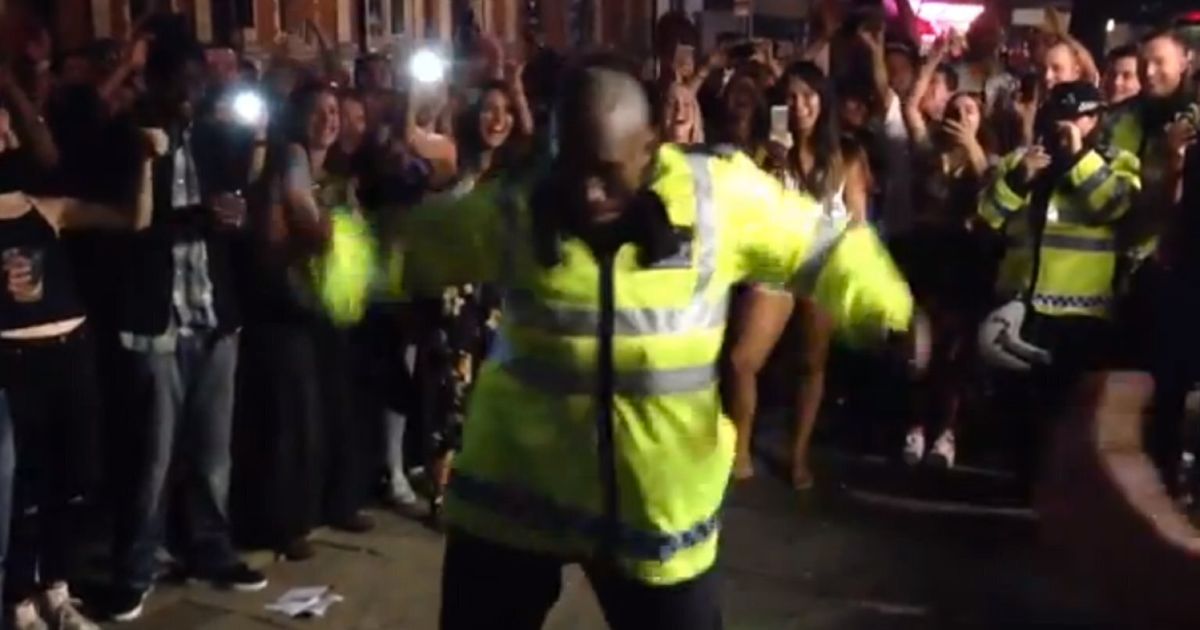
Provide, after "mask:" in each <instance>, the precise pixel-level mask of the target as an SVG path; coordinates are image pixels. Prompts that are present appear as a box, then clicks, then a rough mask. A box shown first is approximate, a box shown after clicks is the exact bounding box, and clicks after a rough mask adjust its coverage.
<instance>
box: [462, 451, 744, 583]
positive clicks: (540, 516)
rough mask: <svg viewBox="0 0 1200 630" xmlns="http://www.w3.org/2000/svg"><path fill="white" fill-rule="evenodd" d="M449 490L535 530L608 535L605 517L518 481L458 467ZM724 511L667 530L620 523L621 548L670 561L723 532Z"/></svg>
mask: <svg viewBox="0 0 1200 630" xmlns="http://www.w3.org/2000/svg"><path fill="white" fill-rule="evenodd" d="M447 491H448V492H449V493H450V494H452V495H454V496H456V497H459V498H461V499H463V500H465V501H468V502H470V503H471V504H473V505H478V506H481V507H484V508H487V509H489V510H491V511H493V512H495V513H496V514H498V515H500V516H502V517H503V518H507V519H510V520H512V521H515V522H517V523H520V524H521V525H524V526H525V527H528V528H530V529H536V530H538V531H543V532H549V533H552V534H558V535H563V534H576V535H579V536H583V537H585V538H591V539H593V540H599V539H601V538H602V537H603V536H604V533H605V521H604V519H602V518H600V517H599V516H596V515H594V514H589V513H588V512H586V511H584V510H581V509H579V508H575V507H569V506H564V505H560V504H559V503H557V502H555V501H553V500H551V499H549V498H547V497H544V496H542V495H540V494H537V493H535V492H532V491H530V490H528V489H525V488H522V487H520V486H516V485H513V484H505V483H497V482H493V481H487V480H484V479H480V478H477V477H473V476H471V475H470V474H468V473H464V472H462V471H460V470H456V471H454V475H453V476H452V477H451V478H450V485H449V487H448V488H447ZM719 512H720V510H719V509H718V510H717V511H716V512H714V513H713V514H712V515H710V516H708V517H705V518H703V519H701V520H700V521H698V522H696V523H695V524H693V525H692V526H691V527H689V528H687V529H684V530H680V531H675V532H663V531H652V530H647V529H641V528H635V527H630V526H628V525H625V524H620V525H619V529H618V531H617V552H618V553H619V554H621V555H622V556H625V557H627V558H631V559H634V560H657V561H659V562H666V561H667V560H670V559H671V558H672V557H674V556H675V554H677V553H679V552H680V551H683V550H685V549H691V548H692V547H695V546H697V545H701V544H703V543H705V542H707V541H708V540H710V539H711V538H712V536H713V535H714V534H716V533H717V530H718V522H719Z"/></svg>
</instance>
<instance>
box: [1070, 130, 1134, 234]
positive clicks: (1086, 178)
mask: <svg viewBox="0 0 1200 630" xmlns="http://www.w3.org/2000/svg"><path fill="white" fill-rule="evenodd" d="M1140 171H1141V162H1140V161H1139V160H1138V158H1137V156H1136V155H1133V154H1132V153H1129V152H1128V151H1121V150H1120V149H1111V150H1109V151H1105V152H1104V153H1101V152H1097V151H1095V150H1090V151H1087V152H1085V153H1084V154H1083V155H1082V157H1080V158H1079V161H1078V162H1076V163H1075V165H1074V166H1073V167H1072V168H1071V170H1069V171H1067V182H1068V191H1069V192H1070V193H1071V195H1072V196H1073V197H1074V199H1075V202H1076V204H1077V205H1076V208H1077V209H1078V210H1080V211H1082V212H1083V216H1082V217H1081V218H1082V219H1083V220H1084V221H1085V222H1086V223H1087V224H1088V225H1104V224H1109V223H1113V222H1115V221H1117V220H1118V219H1120V218H1121V217H1123V216H1125V213H1127V212H1128V211H1129V208H1130V205H1131V204H1132V202H1133V198H1134V196H1135V195H1136V194H1137V192H1138V191H1139V190H1141V188H1142V180H1141V177H1140V175H1139V173H1140Z"/></svg>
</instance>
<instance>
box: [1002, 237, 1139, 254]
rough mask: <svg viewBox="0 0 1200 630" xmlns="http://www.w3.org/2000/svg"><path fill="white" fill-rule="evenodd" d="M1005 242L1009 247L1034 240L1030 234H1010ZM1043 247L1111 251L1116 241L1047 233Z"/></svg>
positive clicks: (1043, 239) (1023, 245) (1026, 245)
mask: <svg viewBox="0 0 1200 630" xmlns="http://www.w3.org/2000/svg"><path fill="white" fill-rule="evenodd" d="M1005 242H1006V243H1007V245H1008V247H1009V248H1012V249H1016V248H1019V247H1032V246H1033V241H1032V240H1031V237H1030V236H1029V235H1027V234H1026V235H1020V236H1009V237H1008V238H1007V239H1006V240H1005ZM1042 247H1050V248H1053V249H1065V250H1068V251H1077V252H1111V251H1115V250H1116V241H1115V240H1113V238H1112V237H1109V236H1070V235H1066V234H1046V235H1044V236H1043V237H1042Z"/></svg>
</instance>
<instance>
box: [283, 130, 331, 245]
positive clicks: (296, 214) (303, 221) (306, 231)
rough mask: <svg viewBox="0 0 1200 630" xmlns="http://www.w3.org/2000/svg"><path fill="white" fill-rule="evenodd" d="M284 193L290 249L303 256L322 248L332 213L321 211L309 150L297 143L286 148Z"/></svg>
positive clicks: (327, 238) (284, 222) (327, 236)
mask: <svg viewBox="0 0 1200 630" xmlns="http://www.w3.org/2000/svg"><path fill="white" fill-rule="evenodd" d="M282 197H283V198H282V201H283V208H282V210H283V217H282V218H283V225H284V226H286V230H285V232H286V238H287V241H288V243H287V244H288V249H290V250H292V251H293V252H294V253H296V254H298V255H301V256H305V255H311V254H313V253H316V252H319V251H321V250H323V249H324V248H325V246H326V245H327V244H328V243H329V238H330V236H331V227H330V223H329V217H328V216H326V214H325V213H324V212H322V211H321V207H320V206H319V205H318V204H317V199H316V197H315V196H314V195H313V177H312V167H311V166H310V162H309V158H308V153H307V152H306V151H305V150H304V147H301V146H300V145H298V144H291V145H288V147H287V149H286V154H285V156H284V171H283V195H282Z"/></svg>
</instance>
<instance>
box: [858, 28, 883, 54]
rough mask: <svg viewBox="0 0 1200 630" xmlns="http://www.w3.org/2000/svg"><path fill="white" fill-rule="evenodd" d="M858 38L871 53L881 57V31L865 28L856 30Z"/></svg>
mask: <svg viewBox="0 0 1200 630" xmlns="http://www.w3.org/2000/svg"><path fill="white" fill-rule="evenodd" d="M858 39H859V41H861V42H862V43H863V45H865V46H866V47H867V50H869V51H871V54H872V55H875V56H876V57H882V56H883V53H884V43H883V32H882V31H872V30H870V29H867V28H865V27H864V28H861V29H859V30H858Z"/></svg>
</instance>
